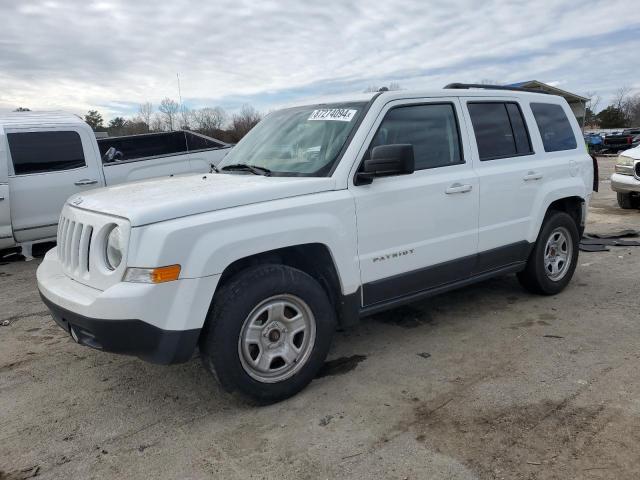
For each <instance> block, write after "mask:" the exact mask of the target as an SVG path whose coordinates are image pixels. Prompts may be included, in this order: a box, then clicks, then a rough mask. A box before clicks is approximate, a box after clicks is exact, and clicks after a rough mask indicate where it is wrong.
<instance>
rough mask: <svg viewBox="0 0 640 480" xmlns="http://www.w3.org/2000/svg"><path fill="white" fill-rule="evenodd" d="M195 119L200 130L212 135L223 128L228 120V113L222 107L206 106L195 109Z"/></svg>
mask: <svg viewBox="0 0 640 480" xmlns="http://www.w3.org/2000/svg"><path fill="white" fill-rule="evenodd" d="M193 120H194V124H195V127H196V129H197V130H198V131H200V132H202V133H206V134H207V135H212V134H213V133H214V132H216V131H217V130H222V127H223V126H224V124H225V122H226V121H227V113H226V112H225V111H224V110H223V109H222V108H220V107H215V108H210V107H205V108H201V109H199V110H194V111H193Z"/></svg>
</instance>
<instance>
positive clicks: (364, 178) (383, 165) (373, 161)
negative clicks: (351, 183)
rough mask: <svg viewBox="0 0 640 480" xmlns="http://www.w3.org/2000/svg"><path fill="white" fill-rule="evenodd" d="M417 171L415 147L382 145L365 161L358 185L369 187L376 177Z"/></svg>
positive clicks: (358, 176) (375, 148)
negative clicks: (414, 156) (414, 155)
mask: <svg viewBox="0 0 640 480" xmlns="http://www.w3.org/2000/svg"><path fill="white" fill-rule="evenodd" d="M414 171H415V160H414V158H413V145H411V144H404V143H403V144H400V143H399V144H393V145H380V146H379V147H374V148H373V150H371V158H370V159H368V160H365V161H364V164H363V166H362V169H361V170H360V171H359V172H358V174H357V175H356V184H357V185H367V184H370V183H371V182H373V179H374V178H375V177H386V176H390V175H408V174H410V173H413V172H414Z"/></svg>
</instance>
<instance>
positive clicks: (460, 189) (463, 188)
mask: <svg viewBox="0 0 640 480" xmlns="http://www.w3.org/2000/svg"><path fill="white" fill-rule="evenodd" d="M472 188H473V187H472V186H471V185H463V184H461V183H457V182H456V183H454V184H453V185H451V186H450V187H449V188H447V189H446V190H445V191H444V193H446V194H447V195H452V194H454V193H467V192H470V191H471V189H472Z"/></svg>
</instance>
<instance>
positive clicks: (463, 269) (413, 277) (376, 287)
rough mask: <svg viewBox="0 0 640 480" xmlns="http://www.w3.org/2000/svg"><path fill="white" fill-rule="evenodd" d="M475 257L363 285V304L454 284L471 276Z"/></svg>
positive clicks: (471, 256) (459, 259)
mask: <svg viewBox="0 0 640 480" xmlns="http://www.w3.org/2000/svg"><path fill="white" fill-rule="evenodd" d="M475 261H476V255H470V256H468V257H463V258H458V259H455V260H450V261H448V262H443V263H439V264H437V265H433V266H429V267H426V268H420V269H418V270H413V271H411V272H406V273H401V274H399V275H394V276H392V277H387V278H383V279H380V280H375V281H373V282H370V283H367V284H365V285H363V288H362V291H363V303H364V305H365V306H366V305H372V304H374V303H378V302H385V301H387V300H391V299H393V298H398V297H402V296H404V295H411V294H414V293H416V292H420V291H422V290H427V289H430V288H434V287H437V286H439V285H442V284H445V283H451V282H455V281H457V280H461V279H463V278H467V277H469V276H470V275H471V272H472V270H473V267H474V265H475Z"/></svg>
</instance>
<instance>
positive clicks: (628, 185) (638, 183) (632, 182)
mask: <svg viewBox="0 0 640 480" xmlns="http://www.w3.org/2000/svg"><path fill="white" fill-rule="evenodd" d="M611 189H612V190H613V191H614V192H620V193H629V192H640V180H638V179H636V178H635V177H632V176H631V175H621V174H619V173H614V174H613V175H611Z"/></svg>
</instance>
